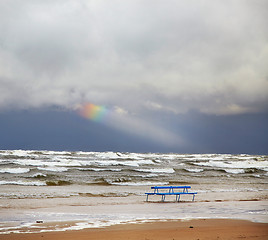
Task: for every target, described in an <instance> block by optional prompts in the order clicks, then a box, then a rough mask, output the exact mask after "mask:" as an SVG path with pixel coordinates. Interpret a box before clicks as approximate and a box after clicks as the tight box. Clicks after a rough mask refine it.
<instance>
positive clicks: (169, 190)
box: [145, 186, 197, 202]
mask: <svg viewBox="0 0 268 240" xmlns="http://www.w3.org/2000/svg"><path fill="white" fill-rule="evenodd" d="M190 188H191V186H154V187H151V189H153V190H154V191H153V192H147V193H145V194H146V195H147V197H146V201H148V198H149V195H161V196H162V199H161V200H162V202H164V201H165V198H166V196H167V195H175V196H176V201H178V202H179V201H180V196H181V195H187V194H188V195H193V199H192V201H194V198H195V195H196V194H197V192H189V191H188V190H189V189H190Z"/></svg>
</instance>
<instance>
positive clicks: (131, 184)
mask: <svg viewBox="0 0 268 240" xmlns="http://www.w3.org/2000/svg"><path fill="white" fill-rule="evenodd" d="M111 184H112V185H122V186H150V185H151V186H156V185H167V184H169V182H112V183H111Z"/></svg>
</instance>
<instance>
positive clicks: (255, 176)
mask: <svg viewBox="0 0 268 240" xmlns="http://www.w3.org/2000/svg"><path fill="white" fill-rule="evenodd" d="M185 185H187V186H191V190H190V191H192V192H197V195H196V197H195V200H194V201H192V196H187V195H183V196H181V199H180V202H177V201H176V199H175V196H167V197H166V201H165V202H162V201H161V196H149V200H148V201H146V194H145V193H146V192H151V191H152V189H151V187H152V186H185ZM267 214H268V156H267V155H249V154H237V155H234V154H175V153H168V154H162V153H129V152H82V151H77V152H70V151H36V150H0V234H9V233H28V232H30V233H31V232H46V231H65V230H79V229H84V228H99V227H105V226H110V225H114V224H125V223H141V222H146V221H159V220H160V221H166V220H178V219H180V220H183V221H187V220H189V219H198V218H202V219H204V218H228V219H229V218H232V219H245V220H250V221H256V222H266V223H267V222H268V215H267Z"/></svg>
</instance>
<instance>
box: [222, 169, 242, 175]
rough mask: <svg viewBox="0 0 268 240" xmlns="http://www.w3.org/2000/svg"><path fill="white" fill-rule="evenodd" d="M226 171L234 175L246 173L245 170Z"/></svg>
mask: <svg viewBox="0 0 268 240" xmlns="http://www.w3.org/2000/svg"><path fill="white" fill-rule="evenodd" d="M224 171H225V172H227V173H232V174H239V173H245V170H244V169H225V170H224Z"/></svg>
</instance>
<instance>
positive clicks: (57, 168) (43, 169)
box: [37, 167, 69, 172]
mask: <svg viewBox="0 0 268 240" xmlns="http://www.w3.org/2000/svg"><path fill="white" fill-rule="evenodd" d="M37 169H38V170H42V171H50V172H67V171H68V170H69V168H66V167H38V168H37Z"/></svg>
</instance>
